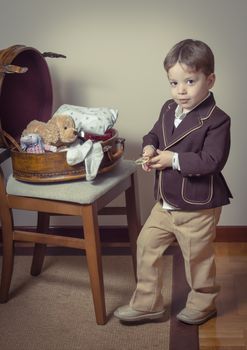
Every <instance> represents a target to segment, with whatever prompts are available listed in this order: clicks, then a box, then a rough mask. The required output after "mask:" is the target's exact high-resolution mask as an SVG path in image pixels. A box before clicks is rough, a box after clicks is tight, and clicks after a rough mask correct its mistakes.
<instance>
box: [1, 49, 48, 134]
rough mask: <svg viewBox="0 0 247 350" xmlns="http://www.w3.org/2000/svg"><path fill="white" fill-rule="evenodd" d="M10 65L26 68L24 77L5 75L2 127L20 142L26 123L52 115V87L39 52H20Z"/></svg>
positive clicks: (20, 75) (2, 96) (22, 75)
mask: <svg viewBox="0 0 247 350" xmlns="http://www.w3.org/2000/svg"><path fill="white" fill-rule="evenodd" d="M11 64H14V65H18V66H23V67H28V71H27V72H26V73H24V74H5V77H4V81H3V84H2V90H1V95H0V119H1V125H2V128H3V129H4V130H5V131H6V132H8V133H9V134H10V135H11V136H13V137H14V138H15V139H16V140H19V137H20V135H21V132H22V130H23V129H24V128H25V127H26V125H27V124H28V122H29V121H31V120H33V119H38V120H42V121H47V120H48V119H49V118H50V117H51V113H52V84H51V78H50V73H49V69H48V66H47V63H46V61H45V59H44V58H43V56H42V55H41V53H39V52H38V51H36V50H32V49H30V48H29V49H24V50H23V49H22V50H21V51H20V53H19V54H18V55H17V56H16V57H15V58H14V59H13V61H12V62H11Z"/></svg>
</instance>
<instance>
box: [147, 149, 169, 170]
mask: <svg viewBox="0 0 247 350" xmlns="http://www.w3.org/2000/svg"><path fill="white" fill-rule="evenodd" d="M156 152H157V156H155V157H153V158H152V159H150V161H149V162H148V163H147V166H148V167H149V168H150V169H156V170H163V169H165V168H169V167H171V166H172V157H173V154H174V153H173V152H171V151H161V150H159V149H157V151H156ZM149 171H150V170H149Z"/></svg>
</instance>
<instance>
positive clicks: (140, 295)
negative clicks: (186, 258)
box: [130, 202, 175, 312]
mask: <svg viewBox="0 0 247 350" xmlns="http://www.w3.org/2000/svg"><path fill="white" fill-rule="evenodd" d="M172 231H173V227H172V221H171V215H170V214H169V212H167V211H166V210H164V209H163V208H162V206H161V204H160V203H159V202H158V203H156V205H155V206H154V208H153V210H152V212H151V214H150V216H149V218H148V219H147V221H146V223H145V225H144V226H143V228H142V230H141V232H140V234H139V236H138V240H137V286H136V290H135V292H134V294H133V296H132V298H131V301H130V306H131V307H132V308H133V309H135V310H138V311H153V312H154V311H160V310H161V309H162V308H163V307H164V303H163V298H162V295H161V289H162V287H163V270H164V260H163V253H164V251H165V250H166V249H167V247H168V246H169V245H170V244H171V243H172V242H173V241H174V240H175V236H174V234H173V233H172Z"/></svg>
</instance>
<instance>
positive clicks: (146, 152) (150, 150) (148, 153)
mask: <svg viewBox="0 0 247 350" xmlns="http://www.w3.org/2000/svg"><path fill="white" fill-rule="evenodd" d="M155 153H156V151H155V149H154V147H152V146H149V145H148V146H145V147H144V149H143V153H142V157H143V158H147V159H148V161H147V162H146V163H144V164H142V169H143V170H144V171H146V172H149V171H151V168H150V166H149V162H150V159H151V158H152V157H153V156H154V155H155Z"/></svg>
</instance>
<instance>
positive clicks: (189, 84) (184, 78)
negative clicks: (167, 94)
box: [167, 62, 215, 112]
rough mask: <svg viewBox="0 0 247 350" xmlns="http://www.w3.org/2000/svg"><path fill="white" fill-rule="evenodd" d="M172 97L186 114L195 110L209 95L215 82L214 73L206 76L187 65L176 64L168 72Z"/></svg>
mask: <svg viewBox="0 0 247 350" xmlns="http://www.w3.org/2000/svg"><path fill="white" fill-rule="evenodd" d="M167 75H168V80H169V82H170V86H171V93H172V97H173V99H174V100H175V102H176V103H177V104H178V105H180V107H181V108H182V110H183V111H184V112H186V111H189V110H191V109H193V108H194V107H195V106H197V105H198V104H199V103H200V102H201V101H202V100H203V99H204V98H205V97H206V96H207V95H208V92H209V90H210V89H211V88H212V87H213V85H214V82H215V75H214V73H212V74H210V75H208V76H206V75H205V74H204V73H203V72H202V71H195V70H192V69H191V68H190V67H188V66H187V65H185V64H181V63H178V62H177V63H176V64H175V65H174V66H173V67H171V68H170V69H169V71H168V74H167Z"/></svg>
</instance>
